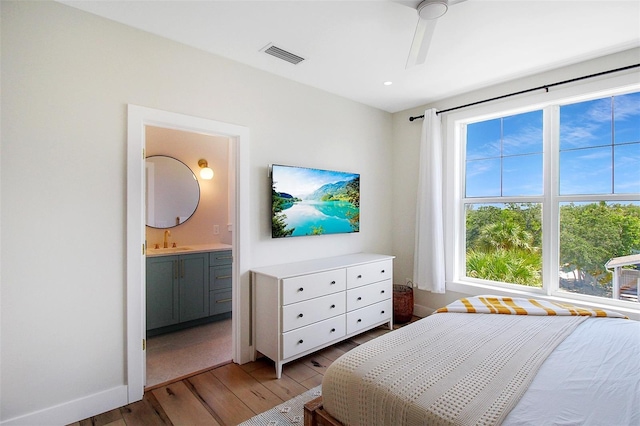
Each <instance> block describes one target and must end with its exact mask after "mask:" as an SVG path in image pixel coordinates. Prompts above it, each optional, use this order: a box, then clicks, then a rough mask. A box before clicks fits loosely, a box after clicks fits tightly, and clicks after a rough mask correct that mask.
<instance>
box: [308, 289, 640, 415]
mask: <svg viewBox="0 0 640 426" xmlns="http://www.w3.org/2000/svg"><path fill="white" fill-rule="evenodd" d="M505 314H506V315H505ZM316 424H328V425H368V426H371V425H424V424H434V425H449V424H451V425H476V424H479V425H498V424H503V425H620V426H622V425H640V322H637V321H632V320H629V319H627V318H626V317H625V316H623V315H621V314H618V313H617V312H612V311H604V310H590V309H582V308H577V307H574V306H571V305H566V304H558V303H553V302H548V301H542V300H535V299H517V298H502V297H493V296H479V297H474V298H465V299H460V300H458V301H456V302H454V303H452V304H450V305H447V306H446V307H444V308H441V309H439V310H438V311H437V312H436V313H435V314H433V315H431V316H429V317H427V318H424V319H421V320H419V321H416V322H414V323H411V324H409V325H407V326H405V327H402V328H401V329H398V330H396V331H393V332H391V333H388V334H385V335H383V336H381V337H379V338H377V339H374V340H372V341H370V342H367V343H365V344H363V345H360V346H358V347H357V348H355V349H353V350H351V351H349V352H348V353H346V354H344V355H343V356H342V357H340V358H339V359H338V360H336V361H335V362H334V363H333V364H331V366H330V367H329V368H328V369H327V372H326V374H325V376H324V379H323V382H322V397H320V398H318V399H316V400H313V401H311V402H310V403H308V404H307V405H306V406H305V425H316Z"/></svg>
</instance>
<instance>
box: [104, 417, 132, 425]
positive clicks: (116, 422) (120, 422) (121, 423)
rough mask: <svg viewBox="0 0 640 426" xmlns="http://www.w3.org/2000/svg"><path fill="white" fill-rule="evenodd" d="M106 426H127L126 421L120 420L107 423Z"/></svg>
mask: <svg viewBox="0 0 640 426" xmlns="http://www.w3.org/2000/svg"><path fill="white" fill-rule="evenodd" d="M104 426H127V424H126V423H125V421H124V419H122V418H120V419H118V420H116V421H113V422H111V423H107V424H106V425H104Z"/></svg>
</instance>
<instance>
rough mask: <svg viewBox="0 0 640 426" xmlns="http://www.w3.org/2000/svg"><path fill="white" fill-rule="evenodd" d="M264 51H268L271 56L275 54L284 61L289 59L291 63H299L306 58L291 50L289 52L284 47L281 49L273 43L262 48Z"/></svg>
mask: <svg viewBox="0 0 640 426" xmlns="http://www.w3.org/2000/svg"><path fill="white" fill-rule="evenodd" d="M262 51H263V52H264V53H267V54H269V55H271V56H275V57H276V58H278V59H282V60H283V61H287V62H289V63H291V64H294V65H297V64H299V63H300V62H302V61H304V58H302V57H300V56H298V55H295V54H293V53H291V52H287V51H286V50H284V49H280V48H279V47H276V46H274V45H272V44H269V45H267V47H265V48H264V49H262Z"/></svg>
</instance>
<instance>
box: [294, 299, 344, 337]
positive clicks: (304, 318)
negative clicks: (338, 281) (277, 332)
mask: <svg viewBox="0 0 640 426" xmlns="http://www.w3.org/2000/svg"><path fill="white" fill-rule="evenodd" d="M345 304H346V302H345V298H344V292H340V293H334V294H330V295H328V296H322V297H318V298H316V299H311V300H305V301H304V302H300V303H293V304H290V305H287V306H283V307H282V331H283V332H287V331H290V330H294V329H296V328H299V327H304V326H305V325H309V324H313V323H314V322H318V321H322V320H324V319H327V318H331V317H335V316H336V315H341V314H344V313H345Z"/></svg>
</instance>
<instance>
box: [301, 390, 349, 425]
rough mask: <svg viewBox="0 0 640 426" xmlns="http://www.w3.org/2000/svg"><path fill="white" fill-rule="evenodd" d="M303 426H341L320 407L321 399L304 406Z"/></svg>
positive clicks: (313, 400)
mask: <svg viewBox="0 0 640 426" xmlns="http://www.w3.org/2000/svg"><path fill="white" fill-rule="evenodd" d="M304 426H343V425H342V423H340V422H339V421H337V420H336V419H334V418H333V417H332V416H331V414H329V413H327V412H326V410H325V409H324V408H323V406H322V397H321V396H319V397H317V398H315V399H312V400H311V401H309V402H307V403H306V404H304Z"/></svg>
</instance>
